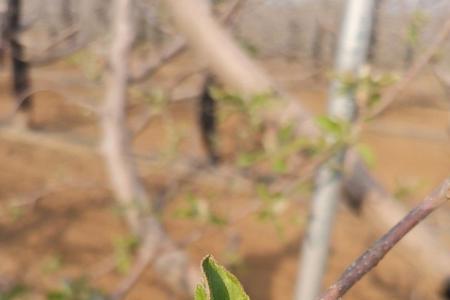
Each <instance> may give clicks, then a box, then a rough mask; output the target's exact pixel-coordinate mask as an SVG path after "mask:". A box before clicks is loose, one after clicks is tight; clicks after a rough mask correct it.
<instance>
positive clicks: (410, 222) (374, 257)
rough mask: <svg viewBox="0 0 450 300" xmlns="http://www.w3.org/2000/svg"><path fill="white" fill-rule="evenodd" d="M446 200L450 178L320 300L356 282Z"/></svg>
mask: <svg viewBox="0 0 450 300" xmlns="http://www.w3.org/2000/svg"><path fill="white" fill-rule="evenodd" d="M449 200H450V178H449V179H447V180H446V181H444V183H443V184H442V185H441V186H440V187H438V188H437V189H436V190H435V191H433V192H432V193H431V195H430V196H428V197H426V198H425V199H424V200H423V201H422V202H421V203H419V205H418V206H416V207H415V208H414V209H413V210H411V211H410V212H409V213H408V214H407V215H406V216H405V217H404V218H403V219H402V220H401V221H400V222H398V223H397V225H395V226H394V227H393V228H392V229H391V230H389V232H388V233H386V234H385V235H384V236H383V237H381V238H380V239H379V240H378V241H376V242H375V243H374V244H373V245H372V247H370V248H369V249H368V250H367V251H366V252H364V253H363V254H362V255H361V256H360V257H359V258H358V259H357V260H355V261H354V262H353V263H352V264H351V265H350V266H349V267H348V268H347V270H345V272H344V273H343V274H342V275H341V277H340V278H339V279H338V281H337V282H336V283H334V284H333V285H332V286H331V287H330V288H329V289H328V290H327V291H326V292H325V294H323V295H322V297H321V298H320V300H336V299H340V297H342V296H343V295H344V294H345V293H346V292H347V291H348V290H349V289H350V288H351V287H352V286H353V285H354V284H355V283H356V282H358V281H359V280H360V279H361V278H362V277H363V276H364V275H365V274H367V273H368V272H369V271H370V270H372V269H373V268H374V267H375V266H376V265H377V264H378V263H379V262H380V261H381V260H382V259H383V257H384V256H385V255H386V254H387V253H388V252H389V251H390V250H391V249H392V248H393V247H394V246H395V245H396V244H397V243H398V242H399V241H400V240H401V239H402V238H403V237H404V236H405V235H406V234H407V233H408V232H409V231H410V230H412V229H413V228H414V227H415V226H416V225H417V224H419V223H420V222H421V221H423V220H424V219H425V218H426V217H427V216H428V215H429V214H430V213H432V212H433V211H434V210H436V209H437V208H439V207H440V206H441V205H443V204H444V203H445V202H447V201H449Z"/></svg>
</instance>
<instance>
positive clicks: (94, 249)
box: [0, 61, 450, 300]
mask: <svg viewBox="0 0 450 300" xmlns="http://www.w3.org/2000/svg"><path fill="white" fill-rule="evenodd" d="M185 65H186V64H185V62H183V61H181V62H178V63H176V64H174V65H173V66H170V67H168V68H166V69H164V70H163V72H162V74H160V75H159V76H158V78H157V79H155V80H161V82H162V81H163V80H164V78H165V79H166V80H167V78H170V77H171V75H172V74H174V72H176V71H177V70H179V69H182V68H183V67H185ZM265 67H266V68H267V69H269V70H270V71H271V73H272V74H274V77H276V78H281V79H280V82H281V84H283V85H285V86H286V87H287V88H288V89H290V90H291V91H293V92H294V93H296V94H297V95H298V96H299V99H301V101H303V102H305V104H307V105H308V106H309V107H310V108H311V109H312V110H313V111H315V112H317V113H318V112H321V111H323V107H324V103H325V98H326V88H325V86H324V85H323V84H319V83H314V82H312V81H311V80H303V81H298V80H297V81H296V80H288V79H289V78H288V77H289V76H290V75H292V74H296V75H297V74H298V75H299V76H298V77H302V76H301V74H302V72H301V69H300V68H299V67H298V66H297V65H296V64H292V63H285V62H282V61H269V62H267V63H266V65H265ZM303 74H305V73H304V72H303ZM6 75H7V74H6V72H5V71H4V72H3V74H2V77H1V81H0V103H1V105H0V112H1V113H2V114H5V113H6V112H7V110H8V109H9V108H10V107H11V105H10V101H11V99H10V95H9V93H8V92H7V91H8V77H7V76H6ZM33 79H34V82H35V84H36V86H42V87H45V88H48V91H42V92H39V93H37V94H36V99H37V101H36V103H37V104H36V107H35V112H34V122H35V124H34V125H35V129H34V132H35V133H34V134H33V135H32V136H37V135H39V136H41V138H37V139H34V140H33V139H31V138H30V134H26V135H24V134H21V133H18V132H17V133H11V132H10V131H9V132H7V131H5V130H4V129H2V130H0V166H1V170H0V206H1V211H0V213H1V214H0V283H1V282H2V281H3V282H6V281H8V280H10V281H11V280H19V279H20V280H23V281H25V282H26V283H27V284H29V285H30V286H32V287H34V288H35V289H36V293H35V295H36V294H37V291H39V290H40V289H41V290H42V289H44V288H45V287H49V286H54V285H55V284H56V283H57V282H58V280H59V278H62V277H66V278H69V277H74V276H80V275H83V274H87V275H93V274H96V275H98V276H97V277H96V279H95V280H94V283H95V284H96V285H98V286H100V287H103V288H105V289H106V290H111V289H113V287H114V286H115V284H116V283H117V282H118V280H119V279H120V276H121V275H120V274H117V273H116V272H104V271H102V270H103V269H105V266H106V269H108V268H107V267H108V265H109V262H110V259H111V257H112V256H113V253H114V249H115V246H114V241H115V240H117V238H118V237H120V236H124V235H125V234H126V228H125V226H124V224H123V223H122V221H121V219H120V217H119V216H118V215H117V213H115V212H114V203H113V200H112V195H111V192H110V191H109V190H108V188H107V187H108V184H107V177H106V175H105V173H104V170H103V164H102V161H101V159H100V157H99V156H98V155H96V154H95V153H94V150H93V148H92V145H93V143H95V141H96V139H97V136H98V130H97V128H96V124H95V120H94V118H93V116H92V115H89V114H86V113H82V111H81V110H80V109H79V108H77V107H75V106H73V105H71V104H70V103H68V102H64V101H63V100H62V98H63V97H67V95H70V96H69V97H71V98H75V99H88V98H89V99H90V100H89V101H94V102H95V101H97V102H99V101H101V100H102V99H101V97H102V91H101V89H98V88H97V87H96V86H95V84H89V83H88V81H86V80H83V78H82V76H81V75H80V73H79V72H77V71H76V70H73V69H72V68H69V67H66V66H53V67H48V68H44V69H39V70H36V71H34V72H33ZM55 91H60V93H55ZM449 101H450V100H449V98H448V97H446V95H445V93H444V91H443V90H442V88H441V87H440V86H439V85H438V83H436V82H435V81H433V79H432V78H431V77H425V79H423V80H419V81H416V82H415V83H414V84H413V85H412V87H411V88H410V89H409V90H408V91H407V93H405V94H404V95H403V96H402V101H401V102H402V105H398V106H397V107H396V108H395V109H393V110H392V111H391V112H390V113H389V114H387V115H386V116H384V117H382V118H381V119H380V120H378V121H377V122H375V123H374V124H373V125H372V126H371V127H370V128H369V130H368V131H367V132H366V133H365V134H364V136H363V140H364V141H365V142H366V143H368V144H369V145H370V146H371V147H372V148H373V150H374V152H375V156H376V164H375V166H374V168H373V171H374V172H375V174H376V175H377V177H378V178H379V179H380V180H381V181H382V182H383V183H384V184H386V186H387V187H388V188H389V189H390V190H391V191H397V192H401V189H402V188H403V194H405V193H406V194H407V195H406V196H405V197H404V200H399V201H404V204H405V206H411V205H412V204H413V203H414V202H417V201H418V200H419V199H420V197H422V196H423V195H425V194H426V193H427V191H429V190H430V189H431V188H432V187H433V186H434V185H436V184H437V183H438V182H439V181H441V180H442V179H443V178H445V177H446V176H448V175H449V169H450V155H449V154H450V139H449V138H448V135H447V133H446V132H447V130H448V128H449V115H448V109H447V108H448V106H449V105H450V102H449ZM171 115H172V116H173V117H174V118H173V119H174V120H175V124H176V126H177V127H178V128H180V129H182V130H183V131H184V133H185V134H186V135H187V136H188V137H189V138H187V139H185V140H184V141H183V143H182V147H181V148H180V149H182V150H180V151H181V152H182V153H183V154H182V156H184V157H196V158H201V157H202V150H201V146H200V143H199V139H198V133H197V131H196V127H195V107H194V104H193V102H189V101H185V102H183V103H181V104H176V105H174V106H173V108H172V109H171ZM162 124H163V123H162V122H161V118H157V119H155V121H153V122H152V123H151V124H150V127H149V128H148V129H147V130H146V131H145V132H143V134H141V135H140V136H139V138H138V139H137V140H136V143H135V146H136V149H137V150H136V151H139V152H140V153H146V154H149V153H155V152H156V150H157V149H162V148H163V147H164V146H163V145H165V144H167V143H166V140H167V134H166V133H167V132H166V131H165V130H164V126H163V125H162ZM24 136H25V137H24ZM39 136H38V137H39ZM55 139H57V140H59V141H61V140H63V141H65V140H70V142H68V143H66V142H64V143H62V142H53V141H54V140H55ZM74 141H76V145H78V146H75V145H73V144H74ZM141 173H142V175H143V177H144V178H145V182H146V184H147V187H148V189H149V191H151V192H152V195H154V196H155V197H156V196H157V194H158V191H162V190H163V188H164V187H167V179H168V178H170V177H172V176H171V175H173V174H174V171H173V170H172V169H171V168H170V167H169V166H167V165H164V164H160V165H158V164H156V165H155V164H153V165H152V164H151V162H150V163H148V165H147V164H145V163H142V164H141ZM199 181H201V179H196V178H194V176H192V178H189V176H188V180H187V183H185V184H184V185H183V186H182V187H181V191H178V192H176V193H174V194H173V195H171V196H172V197H171V198H172V199H173V200H172V201H171V203H170V205H169V207H170V208H173V207H176V206H177V205H178V204H180V203H181V205H182V204H183V201H184V200H183V199H184V196H183V195H185V194H186V191H193V192H196V193H199V194H202V195H203V196H204V197H212V198H214V199H215V200H214V203H216V206H217V208H218V209H222V211H223V212H224V213H226V212H229V211H232V210H233V209H234V210H238V208H239V207H242V203H245V201H249V200H251V199H249V196H248V193H245V192H241V191H239V189H238V188H236V189H234V188H231V189H225V188H223V189H221V190H214V188H211V187H209V186H208V185H207V184H203V185H202V184H201V182H199ZM155 191H156V192H155ZM408 191H412V193H407V192H408ZM34 200H37V202H33V201H34ZM23 202H25V204H24V206H23V207H22V208H21V209H20V210H18V209H11V207H10V206H11V205H10V204H11V203H16V204H18V203H19V204H20V203H23ZM177 203H178V204H177ZM31 204H33V205H31ZM8 207H9V208H8ZM448 210H449V207H446V208H445V209H443V210H442V211H441V212H440V213H438V214H436V215H434V216H433V217H432V219H431V220H430V222H432V223H433V224H436V234H441V235H443V236H447V237H448V236H450V219H449V218H448ZM298 213H299V214H300V215H302V216H305V215H306V206H304V205H302V206H300V207H299V208H298ZM287 219H288V218H287ZM289 220H290V219H289ZM164 221H165V223H166V224H167V227H168V230H169V232H170V233H171V234H172V236H173V237H174V238H175V239H182V238H183V237H185V236H186V235H187V234H188V233H189V231H190V230H191V229H192V228H195V226H196V225H193V224H191V222H189V221H183V220H177V219H174V218H171V216H170V214H167V216H166V217H165V218H164ZM284 223H286V224H284V225H285V231H284V234H283V235H282V236H281V237H280V235H279V234H278V233H277V231H276V230H275V229H274V227H273V226H272V225H270V224H265V223H261V222H260V221H257V220H255V218H254V217H248V218H245V219H244V220H242V221H241V222H239V223H238V224H237V225H236V226H235V227H234V228H233V229H232V230H226V231H225V232H221V233H217V234H214V235H208V236H207V237H205V238H203V239H200V240H198V241H196V242H194V243H193V244H191V245H190V246H189V247H188V251H189V253H190V254H191V256H192V259H193V260H194V261H200V259H201V257H203V256H204V255H205V254H207V253H212V254H214V255H215V256H216V257H217V258H218V259H219V260H220V261H229V254H230V247H231V248H232V247H233V245H230V242H229V240H230V239H229V237H230V236H238V235H239V236H240V238H239V240H240V245H239V253H240V260H239V261H240V263H239V264H236V265H235V267H234V270H235V272H236V274H237V276H238V277H239V278H240V279H241V280H242V282H243V284H244V286H245V287H246V289H247V290H248V292H249V294H250V296H251V297H252V299H255V300H269V299H291V294H292V290H293V283H294V278H295V272H296V266H297V265H296V263H297V257H298V253H299V245H300V239H301V237H302V234H303V229H304V226H303V225H302V223H301V222H300V223H294V222H291V221H286V222H284ZM375 238H376V236H375V234H374V233H373V231H372V229H371V228H370V227H369V226H368V225H367V224H365V222H364V220H363V219H361V218H359V217H358V216H357V215H354V214H353V213H352V212H351V211H350V210H348V209H347V208H345V207H344V206H342V207H341V209H340V212H339V217H338V220H337V222H336V226H335V232H334V238H333V243H332V251H331V262H330V271H329V273H328V274H327V278H326V281H327V283H330V282H331V280H332V279H334V278H336V276H338V274H339V273H340V272H341V271H342V270H343V269H344V268H345V266H346V265H347V264H348V263H349V262H350V261H351V260H352V259H354V258H355V257H356V256H357V255H358V254H359V253H360V252H361V251H362V250H363V249H365V247H367V246H368V245H369V244H370V243H371V241H373V240H374V239H375ZM449 245H450V244H449ZM449 249H450V247H449ZM434 287H435V285H433V283H430V282H427V278H424V276H423V275H421V268H420V265H417V263H416V262H415V260H414V257H412V256H410V255H409V254H408V253H403V252H400V251H396V250H394V251H393V253H392V254H390V255H389V256H388V258H387V259H386V260H384V261H383V262H382V263H381V264H380V265H379V266H378V267H377V268H376V269H375V270H374V271H373V272H371V273H370V274H369V275H368V276H366V277H365V278H364V279H363V280H362V282H361V283H359V284H358V285H357V286H356V287H355V288H354V289H352V290H351V292H350V293H349V294H348V296H347V297H346V299H349V300H351V299H355V300H360V299H365V300H381V299H405V300H406V299H427V300H428V299H438V298H437V297H436V295H435V294H434V293H433V291H434V290H433V289H434ZM176 297H177V296H176V295H175V294H173V293H172V292H171V291H170V290H169V289H167V288H166V287H165V286H164V284H163V283H162V282H161V280H159V279H158V278H157V277H156V276H154V274H152V272H151V270H148V271H147V272H146V274H145V275H144V277H143V278H142V280H141V281H140V282H139V283H138V285H137V286H136V287H135V288H134V289H133V291H132V292H131V293H130V295H129V297H128V299H161V300H164V299H175V298H176Z"/></svg>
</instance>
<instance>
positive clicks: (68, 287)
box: [47, 278, 106, 300]
mask: <svg viewBox="0 0 450 300" xmlns="http://www.w3.org/2000/svg"><path fill="white" fill-rule="evenodd" d="M104 299H106V297H105V296H104V295H103V294H102V293H101V292H100V291H98V290H96V289H94V288H92V287H91V286H90V285H89V283H88V281H87V280H86V279H84V278H78V279H75V280H70V281H66V282H64V283H63V285H62V286H61V287H60V288H59V289H55V290H52V291H49V292H48V293H47V300H104Z"/></svg>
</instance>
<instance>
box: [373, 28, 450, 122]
mask: <svg viewBox="0 0 450 300" xmlns="http://www.w3.org/2000/svg"><path fill="white" fill-rule="evenodd" d="M449 34H450V20H448V21H447V22H445V23H444V25H443V26H442V28H441V30H440V32H439V33H438V34H436V38H435V39H434V40H433V41H432V42H431V44H430V46H429V47H428V49H427V50H426V51H425V52H424V53H423V55H422V56H421V57H419V58H418V59H417V61H416V62H415V63H414V64H413V66H412V67H411V68H410V69H409V70H408V71H407V73H406V75H405V76H404V77H403V78H402V80H401V81H400V82H398V83H397V84H396V85H394V86H393V87H392V88H390V89H388V90H387V91H386V93H385V94H384V95H382V97H381V100H380V102H379V103H378V105H377V107H376V108H375V109H374V110H373V111H372V112H371V113H370V114H369V119H373V118H375V117H377V116H379V115H380V114H382V113H383V112H384V111H385V110H386V109H387V108H388V107H389V106H390V105H391V104H392V102H394V101H395V99H396V98H397V97H398V95H399V94H400V93H402V92H403V91H404V90H405V88H406V87H407V86H408V85H409V84H410V83H411V81H412V80H413V79H414V78H416V77H417V75H419V73H420V72H421V71H422V70H423V68H425V67H426V66H427V65H428V63H429V62H430V61H431V60H432V58H433V56H434V55H435V54H436V52H437V51H438V50H439V49H440V47H441V46H442V44H443V43H444V42H445V41H446V40H447V38H448V36H449Z"/></svg>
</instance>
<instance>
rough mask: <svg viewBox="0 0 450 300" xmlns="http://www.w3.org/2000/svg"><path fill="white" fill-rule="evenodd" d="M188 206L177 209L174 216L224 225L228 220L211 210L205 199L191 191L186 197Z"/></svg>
mask: <svg viewBox="0 0 450 300" xmlns="http://www.w3.org/2000/svg"><path fill="white" fill-rule="evenodd" d="M186 202H187V206H186V207H183V208H179V209H177V210H176V211H175V214H174V216H175V217H176V218H181V219H189V220H196V221H200V222H202V223H208V224H210V225H216V226H223V225H225V224H227V220H226V219H225V218H223V217H221V216H219V215H217V214H215V213H214V212H212V211H211V209H210V207H209V205H208V203H207V202H206V201H205V200H202V199H199V198H198V197H196V196H195V195H194V194H192V193H189V194H188V195H187V197H186Z"/></svg>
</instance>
